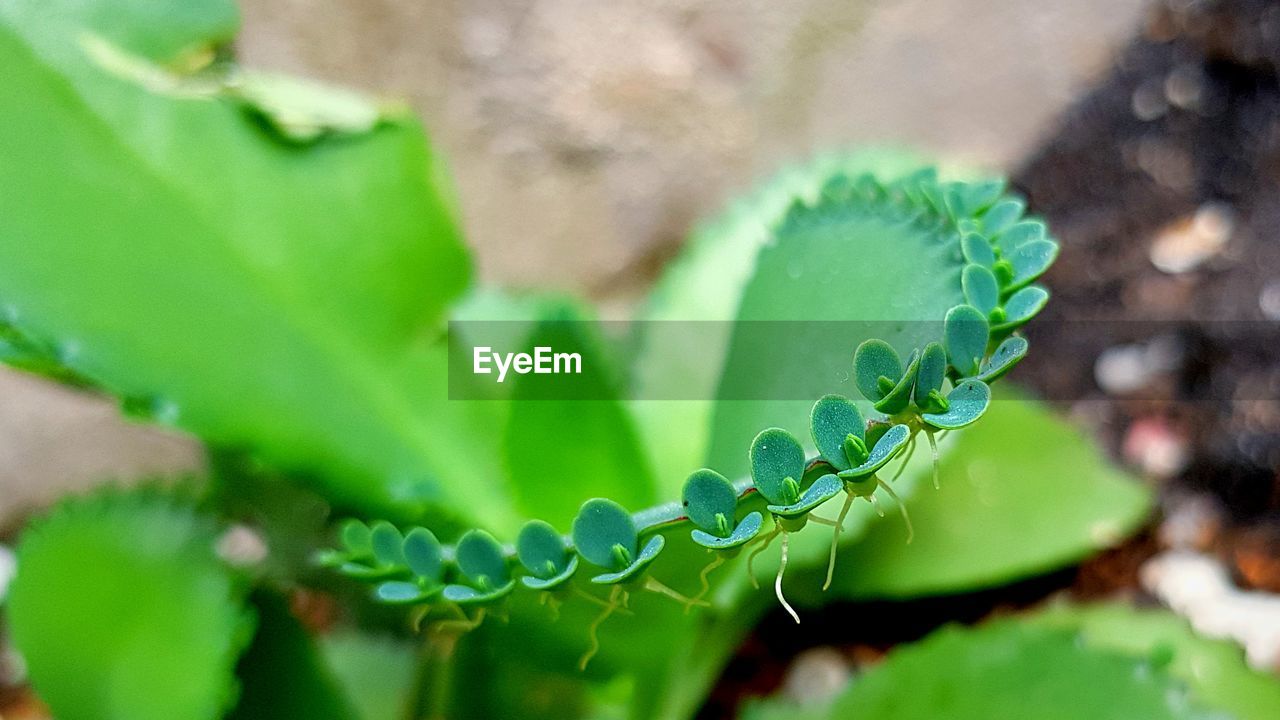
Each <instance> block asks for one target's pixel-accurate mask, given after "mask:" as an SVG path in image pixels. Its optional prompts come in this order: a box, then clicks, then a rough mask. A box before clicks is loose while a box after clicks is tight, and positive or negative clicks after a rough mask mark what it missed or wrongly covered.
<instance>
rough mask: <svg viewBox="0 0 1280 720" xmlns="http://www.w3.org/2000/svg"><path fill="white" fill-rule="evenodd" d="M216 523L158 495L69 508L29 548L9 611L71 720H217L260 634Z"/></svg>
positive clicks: (30, 659)
mask: <svg viewBox="0 0 1280 720" xmlns="http://www.w3.org/2000/svg"><path fill="white" fill-rule="evenodd" d="M216 537H217V536H216V534H215V528H214V527H213V525H212V524H211V523H210V522H208V521H207V520H205V519H204V518H202V517H201V516H199V515H197V514H196V513H195V512H194V511H193V510H191V509H190V508H188V507H184V506H182V505H180V504H178V503H177V502H176V501H173V500H169V499H166V498H163V497H159V496H156V495H154V494H152V493H150V492H148V491H139V492H136V493H133V494H116V493H100V494H97V495H94V496H91V497H88V498H83V499H75V500H70V501H67V502H65V503H63V504H62V505H59V506H58V507H56V508H55V509H54V510H53V511H52V512H50V513H49V514H48V515H47V516H45V517H43V518H40V519H38V520H36V521H35V522H34V523H33V524H32V525H31V526H30V527H29V528H28V529H27V530H26V532H25V533H23V535H22V539H21V542H20V544H19V546H18V550H17V557H18V575H17V577H16V578H15V579H14V581H13V584H12V586H11V587H10V591H9V598H8V605H7V608H6V613H7V616H8V622H9V626H10V630H11V632H12V637H13V641H14V643H15V644H16V646H17V648H18V650H19V651H20V652H21V653H22V655H23V657H24V658H25V659H26V664H27V668H28V672H29V673H30V677H31V682H32V684H33V685H34V687H35V689H36V691H37V692H38V693H39V694H40V697H41V698H42V699H43V700H44V701H45V702H46V703H48V704H49V708H50V710H51V711H52V713H53V714H54V715H56V716H57V717H59V718H62V719H64V720H81V719H84V720H152V719H154V720H171V719H172V718H191V719H192V720H215V718H219V717H222V714H223V711H224V710H225V709H226V708H227V707H228V705H230V704H231V702H232V701H233V700H234V698H235V681H234V676H233V672H234V669H235V664H236V658H237V656H238V655H239V654H240V651H241V650H242V649H243V648H244V646H245V645H247V644H248V641H249V639H250V637H251V636H252V627H253V622H252V616H251V615H250V614H248V613H247V612H246V611H245V609H244V605H243V601H244V592H245V590H244V587H243V586H242V583H241V582H240V581H239V580H237V579H236V578H235V577H234V576H233V575H232V574H231V573H230V572H229V571H228V570H227V569H226V568H225V567H224V566H223V565H222V563H221V562H220V561H219V560H218V558H217V556H216V555H215V553H214V544H215V542H216Z"/></svg>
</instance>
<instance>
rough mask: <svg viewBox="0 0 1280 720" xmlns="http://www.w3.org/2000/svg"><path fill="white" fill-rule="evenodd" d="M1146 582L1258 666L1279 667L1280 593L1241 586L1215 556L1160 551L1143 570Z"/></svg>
mask: <svg viewBox="0 0 1280 720" xmlns="http://www.w3.org/2000/svg"><path fill="white" fill-rule="evenodd" d="M1140 577H1141V580H1142V585H1143V587H1145V588H1146V589H1147V591H1148V592H1150V593H1151V594H1152V595H1155V596H1156V597H1157V598H1159V599H1160V601H1161V602H1163V603H1164V604H1165V605H1167V606H1168V607H1169V609H1171V610H1173V611H1174V612H1176V613H1178V614H1179V615H1181V616H1183V617H1185V618H1186V619H1187V620H1188V621H1189V622H1190V623H1191V626H1192V627H1193V628H1195V630H1196V631H1197V632H1199V633H1201V634H1203V635H1207V636H1209V637H1215V638H1222V639H1228V640H1234V641H1235V642H1237V643H1239V644H1240V645H1241V646H1243V647H1244V650H1245V657H1246V658H1247V659H1248V661H1249V664H1250V665H1251V666H1253V667H1254V668H1256V669H1258V670H1263V671H1272V670H1274V669H1275V668H1277V667H1280V595H1274V594H1271V593H1264V592H1246V591H1241V590H1240V589H1238V588H1237V587H1235V585H1233V584H1232V582H1231V579H1230V576H1229V575H1228V573H1227V569H1226V567H1224V566H1223V565H1222V563H1220V562H1218V560H1216V559H1215V558H1213V557H1210V556H1208V555H1202V554H1199V553H1194V552H1188V551H1172V552H1166V553H1162V554H1160V555H1157V556H1156V557H1154V558H1152V559H1151V560H1149V561H1148V562H1147V563H1146V564H1145V565H1143V567H1142V571H1141V573H1140Z"/></svg>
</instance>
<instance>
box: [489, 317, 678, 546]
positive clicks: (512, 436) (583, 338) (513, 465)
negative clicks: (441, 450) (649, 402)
mask: <svg viewBox="0 0 1280 720" xmlns="http://www.w3.org/2000/svg"><path fill="white" fill-rule="evenodd" d="M535 347H549V348H554V349H555V351H556V352H577V353H578V354H579V355H581V356H582V360H581V370H582V372H581V373H580V374H577V375H535V374H528V375H518V376H516V380H515V388H514V390H513V392H512V403H511V414H510V417H509V418H508V420H507V427H506V434H505V436H504V440H503V456H504V464H505V466H506V468H507V475H508V476H509V477H510V478H512V482H511V483H510V485H509V487H510V488H511V494H512V495H513V497H514V499H515V501H516V504H517V507H518V508H519V509H520V511H521V512H522V513H523V514H524V515H526V516H531V517H540V518H544V519H546V520H547V521H549V522H551V523H552V524H554V525H558V526H562V527H563V526H565V525H568V524H569V522H570V521H571V520H572V519H573V515H574V511H575V510H576V509H577V508H578V506H579V504H580V503H581V502H582V498H584V497H590V496H591V495H603V496H607V497H610V498H613V499H615V500H617V501H618V502H620V503H623V504H624V505H626V506H628V507H644V506H646V505H650V504H653V503H654V502H655V501H657V499H658V498H657V496H656V492H655V489H654V481H653V476H652V473H651V472H650V470H649V460H648V457H647V456H646V455H645V451H644V449H643V448H642V447H641V445H640V438H639V434H638V432H637V431H636V428H635V424H634V422H633V420H632V418H631V416H630V414H629V412H628V410H627V407H626V406H624V405H623V404H622V403H621V400H620V391H619V389H618V386H617V381H616V379H615V378H613V377H611V376H610V373H609V371H608V366H609V358H608V357H607V356H606V355H605V354H604V352H603V350H602V348H601V344H600V342H599V338H598V337H595V336H594V334H592V335H588V323H587V322H586V321H585V319H584V317H583V314H582V313H580V312H579V311H577V310H575V309H573V308H572V307H570V306H560V307H556V308H553V309H552V310H551V311H550V312H549V313H548V317H547V319H546V320H544V321H543V322H541V323H539V325H538V327H537V328H536V329H535V330H534V332H533V334H532V336H531V337H530V339H529V341H528V343H527V345H526V351H530V352H531V351H532V349H533V348H535ZM548 378H552V379H548Z"/></svg>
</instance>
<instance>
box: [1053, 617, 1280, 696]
mask: <svg viewBox="0 0 1280 720" xmlns="http://www.w3.org/2000/svg"><path fill="white" fill-rule="evenodd" d="M1029 622H1030V623H1034V624H1039V625H1043V626H1045V627H1050V628H1064V629H1070V630H1075V631H1078V632H1079V634H1080V637H1081V638H1082V639H1083V640H1084V644H1085V645H1086V646H1088V647H1090V648H1097V649H1100V650H1105V651H1109V652H1118V653H1124V654H1127V655H1133V656H1135V657H1145V658H1156V659H1158V660H1161V659H1167V661H1168V670H1169V674H1170V675H1173V676H1174V677H1176V678H1178V679H1179V680H1181V681H1183V682H1184V683H1186V684H1187V687H1188V688H1189V689H1190V693H1191V700H1192V701H1193V702H1195V703H1197V704H1199V705H1203V706H1205V707H1210V708H1213V709H1216V710H1224V711H1226V712H1228V713H1230V715H1231V716H1232V717H1234V718H1236V719H1237V720H1271V719H1272V718H1276V717H1280V680H1277V679H1276V678H1275V677H1274V676H1272V675H1266V674H1264V673H1260V672H1257V671H1256V670H1253V669H1251V668H1250V667H1249V666H1248V665H1247V664H1246V663H1245V658H1244V652H1243V651H1242V650H1241V649H1240V648H1239V647H1238V646H1236V645H1234V644H1232V643H1230V642H1227V641H1224V640H1212V639H1209V638H1203V637H1200V636H1198V635H1196V634H1195V633H1194V632H1193V631H1192V629H1191V627H1190V626H1189V625H1188V624H1187V621H1186V620H1183V619H1182V618H1180V617H1178V616H1176V615H1174V614H1173V613H1170V612H1167V611H1164V610H1150V609H1148V610H1137V609H1134V608H1131V607H1129V606H1127V605H1122V604H1119V603H1102V604H1098V605H1085V606H1082V607H1072V606H1069V605H1064V606H1061V607H1056V608H1051V609H1050V610H1048V611H1046V612H1044V613H1041V614H1040V615H1037V616H1036V617H1034V618H1032V619H1031V620H1030V621H1029Z"/></svg>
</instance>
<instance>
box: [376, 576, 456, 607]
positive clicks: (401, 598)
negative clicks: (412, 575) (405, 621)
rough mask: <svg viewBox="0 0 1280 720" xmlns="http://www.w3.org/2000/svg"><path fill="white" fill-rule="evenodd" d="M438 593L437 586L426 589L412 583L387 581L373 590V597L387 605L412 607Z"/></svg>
mask: <svg viewBox="0 0 1280 720" xmlns="http://www.w3.org/2000/svg"><path fill="white" fill-rule="evenodd" d="M438 592H440V587H439V586H437V587H433V588H426V587H423V586H421V585H419V584H418V583H414V582H407V581H404V580H388V581H387V582H384V583H379V584H378V586H377V587H376V588H374V589H373V596H374V597H375V598H377V599H378V602H381V603H386V604H388V605H413V604H415V603H421V602H425V601H426V600H429V599H431V597H432V596H433V595H435V594H436V593H438Z"/></svg>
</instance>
